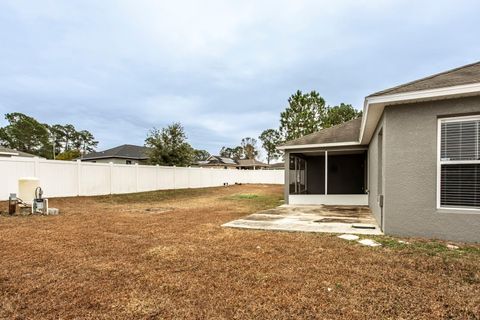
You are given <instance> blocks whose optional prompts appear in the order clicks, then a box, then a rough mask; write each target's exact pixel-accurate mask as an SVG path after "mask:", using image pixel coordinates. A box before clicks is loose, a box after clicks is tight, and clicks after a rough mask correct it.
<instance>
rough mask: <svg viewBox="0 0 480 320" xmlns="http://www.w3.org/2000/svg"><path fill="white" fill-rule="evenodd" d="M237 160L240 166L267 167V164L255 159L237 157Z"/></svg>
mask: <svg viewBox="0 0 480 320" xmlns="http://www.w3.org/2000/svg"><path fill="white" fill-rule="evenodd" d="M237 162H238V164H239V166H241V167H268V164H266V163H263V162H261V161H258V160H256V159H239V160H237Z"/></svg>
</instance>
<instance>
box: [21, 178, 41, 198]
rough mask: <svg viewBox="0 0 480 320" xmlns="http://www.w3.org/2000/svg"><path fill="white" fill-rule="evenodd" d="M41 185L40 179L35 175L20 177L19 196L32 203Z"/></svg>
mask: <svg viewBox="0 0 480 320" xmlns="http://www.w3.org/2000/svg"><path fill="white" fill-rule="evenodd" d="M39 186H40V180H39V179H38V178H34V177H25V178H20V179H18V198H20V199H22V200H23V202H25V203H28V204H30V205H31V204H32V203H33V199H35V189H37V188H38V187H39Z"/></svg>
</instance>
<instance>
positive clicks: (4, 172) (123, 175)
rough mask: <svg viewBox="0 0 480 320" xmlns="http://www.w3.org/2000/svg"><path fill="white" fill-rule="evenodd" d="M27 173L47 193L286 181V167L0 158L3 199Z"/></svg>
mask: <svg viewBox="0 0 480 320" xmlns="http://www.w3.org/2000/svg"><path fill="white" fill-rule="evenodd" d="M22 177H36V178H38V179H40V186H41V187H42V189H43V190H44V196H45V197H68V196H93V195H105V194H118V193H131V192H142V191H153V190H165V189H182V188H204V187H215V186H222V185H223V184H224V183H228V184H234V183H266V184H283V183H284V171H283V170H232V169H228V170H225V169H213V168H212V169H211V168H184V167H161V166H143V165H122V164H111V163H91V162H80V161H57V160H44V159H39V158H0V200H7V199H8V196H9V194H10V193H18V179H19V178H22Z"/></svg>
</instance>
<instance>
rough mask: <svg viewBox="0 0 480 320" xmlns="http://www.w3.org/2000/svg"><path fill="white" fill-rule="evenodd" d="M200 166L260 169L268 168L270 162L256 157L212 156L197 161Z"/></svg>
mask: <svg viewBox="0 0 480 320" xmlns="http://www.w3.org/2000/svg"><path fill="white" fill-rule="evenodd" d="M196 165H197V166H198V167H202V168H222V169H243V170H258V169H265V168H268V164H266V163H263V162H260V161H258V160H255V159H239V160H236V159H232V158H227V157H220V156H210V157H208V159H207V160H205V161H199V162H197V163H196Z"/></svg>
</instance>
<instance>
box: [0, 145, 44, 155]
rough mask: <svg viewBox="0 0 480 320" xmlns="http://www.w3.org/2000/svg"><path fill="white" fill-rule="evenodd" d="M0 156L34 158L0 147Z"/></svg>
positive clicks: (24, 153)
mask: <svg viewBox="0 0 480 320" xmlns="http://www.w3.org/2000/svg"><path fill="white" fill-rule="evenodd" d="M0 156H12V157H24V158H33V157H36V155H34V154H30V153H26V152H22V151H18V150H15V149H10V148H4V147H0Z"/></svg>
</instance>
